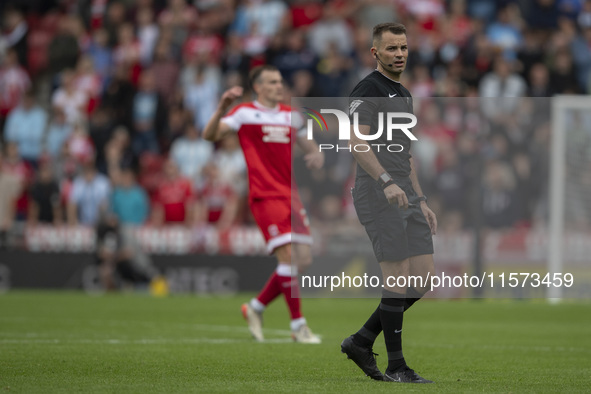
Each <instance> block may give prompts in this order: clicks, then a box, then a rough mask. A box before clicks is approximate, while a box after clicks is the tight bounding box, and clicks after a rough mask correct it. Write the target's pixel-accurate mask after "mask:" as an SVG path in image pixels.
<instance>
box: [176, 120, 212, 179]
mask: <svg viewBox="0 0 591 394" xmlns="http://www.w3.org/2000/svg"><path fill="white" fill-rule="evenodd" d="M212 157H213V145H212V143H211V142H209V141H205V140H204V139H202V138H201V135H200V132H199V130H198V129H197V128H196V127H195V125H192V124H190V125H187V127H186V129H185V135H184V137H181V138H179V139H177V140H176V141H175V142H174V143H173V144H172V147H171V148H170V158H171V159H172V160H173V161H174V162H175V164H176V165H177V167H178V168H179V169H180V173H181V174H182V175H183V176H184V177H186V178H187V179H190V180H191V181H192V182H193V183H194V185H196V186H197V187H198V188H199V187H201V186H202V185H203V175H202V173H201V172H202V170H203V168H204V167H205V165H206V164H207V163H208V162H209V161H210V160H211V159H212Z"/></svg>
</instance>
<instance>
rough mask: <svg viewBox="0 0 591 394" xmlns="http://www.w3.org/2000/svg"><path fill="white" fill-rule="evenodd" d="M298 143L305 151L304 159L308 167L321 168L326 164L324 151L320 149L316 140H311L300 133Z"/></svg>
mask: <svg viewBox="0 0 591 394" xmlns="http://www.w3.org/2000/svg"><path fill="white" fill-rule="evenodd" d="M296 141H297V144H298V146H299V147H300V148H302V150H303V151H304V153H305V156H304V161H305V162H306V167H308V168H310V169H313V170H319V169H321V168H322V166H323V165H324V153H322V152H321V151H320V148H319V147H318V144H317V143H316V141H314V140H309V139H308V138H306V137H305V135H301V134H300V135H298V138H297V139H296Z"/></svg>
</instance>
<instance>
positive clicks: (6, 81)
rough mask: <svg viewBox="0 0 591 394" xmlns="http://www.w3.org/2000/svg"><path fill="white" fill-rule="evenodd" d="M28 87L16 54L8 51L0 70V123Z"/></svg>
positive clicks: (26, 78) (27, 79)
mask: <svg viewBox="0 0 591 394" xmlns="http://www.w3.org/2000/svg"><path fill="white" fill-rule="evenodd" d="M30 86H31V80H30V79H29V75H28V74H27V71H26V70H25V69H24V68H23V67H22V66H21V65H19V63H18V58H17V53H16V52H15V51H14V50H12V49H10V50H8V51H7V52H6V56H4V61H3V62H2V67H1V68H0V121H1V120H2V119H3V118H5V117H6V115H8V113H9V112H10V111H12V109H13V108H15V107H16V106H17V105H18V104H19V103H20V102H21V99H22V97H23V95H24V94H25V92H26V91H27V90H28V89H29V88H30ZM0 123H1V122H0ZM0 125H1V124H0Z"/></svg>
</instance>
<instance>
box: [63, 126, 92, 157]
mask: <svg viewBox="0 0 591 394" xmlns="http://www.w3.org/2000/svg"><path fill="white" fill-rule="evenodd" d="M66 146H67V149H68V150H69V153H70V155H71V156H72V157H73V158H74V159H75V160H76V162H77V163H79V164H82V163H85V162H87V161H89V160H91V159H93V160H94V157H95V150H94V146H93V145H92V140H91V139H90V137H89V136H88V130H87V128H86V124H85V123H84V122H83V121H80V122H76V123H75V124H74V125H73V127H72V133H71V134H70V136H69V137H68V140H67V141H66Z"/></svg>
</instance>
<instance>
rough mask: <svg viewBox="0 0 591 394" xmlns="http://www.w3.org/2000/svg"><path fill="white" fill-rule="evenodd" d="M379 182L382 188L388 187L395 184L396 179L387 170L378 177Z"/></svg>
mask: <svg viewBox="0 0 591 394" xmlns="http://www.w3.org/2000/svg"><path fill="white" fill-rule="evenodd" d="M378 184H379V185H380V187H381V188H382V189H385V188H387V187H388V186H390V185H393V184H394V179H392V176H390V174H388V173H387V172H383V173H382V174H381V175H380V176H379V177H378Z"/></svg>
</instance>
